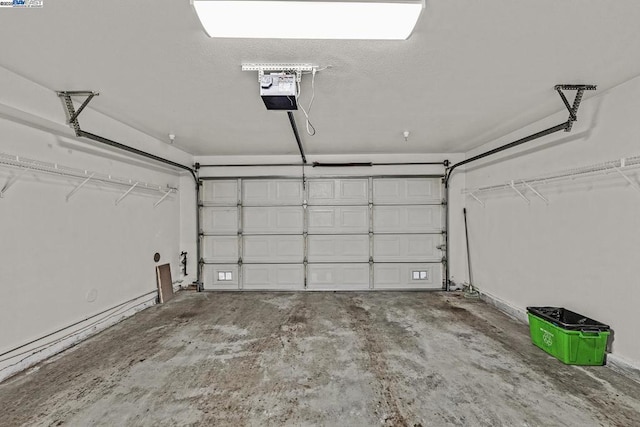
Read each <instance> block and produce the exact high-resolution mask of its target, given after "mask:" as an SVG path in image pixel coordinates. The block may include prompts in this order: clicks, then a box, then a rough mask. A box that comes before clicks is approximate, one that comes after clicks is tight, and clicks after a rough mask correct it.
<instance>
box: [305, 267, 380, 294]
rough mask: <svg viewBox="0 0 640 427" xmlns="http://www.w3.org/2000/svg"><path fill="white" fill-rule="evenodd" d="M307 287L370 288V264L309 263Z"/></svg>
mask: <svg viewBox="0 0 640 427" xmlns="http://www.w3.org/2000/svg"><path fill="white" fill-rule="evenodd" d="M307 288H308V289H311V290H363V289H369V264H368V263H361V264H311V263H310V264H308V265H307Z"/></svg>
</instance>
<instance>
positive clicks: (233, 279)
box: [202, 264, 239, 290]
mask: <svg viewBox="0 0 640 427" xmlns="http://www.w3.org/2000/svg"><path fill="white" fill-rule="evenodd" d="M238 279H239V277H238V264H216V265H206V264H205V265H204V266H203V268H202V285H203V287H204V289H207V290H234V289H239V286H238Z"/></svg>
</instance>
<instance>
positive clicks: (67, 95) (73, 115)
mask: <svg viewBox="0 0 640 427" xmlns="http://www.w3.org/2000/svg"><path fill="white" fill-rule="evenodd" d="M56 93H57V94H58V96H59V97H60V98H62V99H63V101H64V106H65V111H66V113H67V123H68V124H69V125H71V127H72V128H73V130H74V131H75V133H76V136H82V135H81V134H82V130H81V129H80V124H79V123H78V116H79V115H80V113H82V110H84V109H85V107H86V106H87V105H89V102H91V100H92V99H93V97H94V96H98V95H100V93H99V92H93V91H89V90H75V91H74V90H72V91H58V92H56ZM72 96H86V98H85V100H84V101H83V102H82V104H81V105H80V107H79V108H78V109H77V110H76V109H75V107H74V105H73V99H72V98H71V97H72Z"/></svg>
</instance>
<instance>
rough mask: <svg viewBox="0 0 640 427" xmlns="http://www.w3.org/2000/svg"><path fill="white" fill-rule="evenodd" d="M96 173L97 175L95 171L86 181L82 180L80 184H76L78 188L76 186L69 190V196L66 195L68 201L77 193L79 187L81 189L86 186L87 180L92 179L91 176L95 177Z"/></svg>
mask: <svg viewBox="0 0 640 427" xmlns="http://www.w3.org/2000/svg"><path fill="white" fill-rule="evenodd" d="M95 175H96V174H95V172H94V173H92V174H91V175H89V176H88V177H86V178H85V180H84V181H82V182H81V183H80V184H78V185H77V186H76V188H74V189H73V190H71V191H70V192H69V194H67V197H65V199H66V200H67V202H68V201H69V199H70V198H71V196H73V195H74V194H76V192H77V191H78V190H79V189H81V188H82V187H84V186H85V184H86V183H87V182H89V181H91V178H93V177H94V176H95Z"/></svg>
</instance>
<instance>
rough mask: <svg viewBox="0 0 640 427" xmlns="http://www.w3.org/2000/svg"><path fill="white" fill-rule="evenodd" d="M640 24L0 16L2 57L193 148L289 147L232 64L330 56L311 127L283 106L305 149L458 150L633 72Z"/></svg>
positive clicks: (460, 13) (598, 12) (55, 7)
mask: <svg viewBox="0 0 640 427" xmlns="http://www.w3.org/2000/svg"><path fill="white" fill-rule="evenodd" d="M639 22H640V2H638V1H637V0H616V1H602V0H535V1H534V0H530V1H524V0H523V1H513V0H484V1H470V0H427V6H426V10H425V11H424V13H423V15H422V18H421V19H420V21H419V22H418V25H417V27H416V30H415V32H414V34H413V35H412V36H411V38H410V39H409V40H406V41H319V40H312V41H298V40H233V39H210V38H208V37H207V36H206V35H205V33H204V31H203V30H202V28H201V26H200V23H199V21H198V19H197V17H196V16H195V13H194V12H193V9H192V8H191V5H190V4H189V1H188V0H182V1H176V0H138V1H117V0H113V1H86V0H64V1H63V0H59V1H54V0H45V1H44V7H43V8H42V9H0V35H1V36H2V40H3V42H2V48H1V54H0V65H2V66H3V67H5V68H7V69H9V70H11V71H14V72H16V73H18V74H21V75H23V76H25V77H27V78H29V79H31V80H33V81H34V82H37V83H39V84H41V85H43V86H45V87H48V88H51V89H52V90H84V89H87V90H95V91H99V92H100V96H99V97H97V98H95V99H94V100H93V101H92V103H91V106H92V107H93V108H94V109H96V110H98V111H100V112H102V113H105V114H107V115H108V116H111V117H113V118H115V119H117V120H120V121H122V122H124V123H126V124H128V125H130V126H133V127H135V128H137V129H139V130H141V131H143V132H146V133H148V134H150V135H152V136H155V137H157V138H159V139H161V140H165V141H167V140H168V137H167V135H168V134H169V133H174V134H176V135H177V136H176V145H178V146H179V147H181V148H183V149H184V150H186V151H188V152H190V153H192V154H195V155H242V154H255V155H263V154H295V153H297V146H296V143H295V140H294V138H293V135H292V132H291V128H290V126H289V122H288V119H287V117H286V114H285V113H284V112H275V111H267V110H266V109H265V107H264V105H263V104H262V101H261V99H260V97H259V95H258V83H257V74H256V73H254V72H243V71H241V70H240V65H241V64H242V63H245V62H310V63H313V64H317V65H319V66H326V65H332V66H333V68H331V69H328V70H325V71H322V72H321V73H319V74H318V75H317V77H316V100H315V104H314V106H313V110H312V111H311V118H312V122H313V124H314V125H315V127H316V129H317V134H316V136H314V137H309V136H307V135H306V133H305V132H304V121H303V115H302V112H297V113H295V114H296V119H297V121H298V127H299V129H300V133H301V136H302V140H303V144H304V146H305V151H306V152H307V153H308V154H366V153H438V152H440V153H445V152H464V151H466V150H468V149H470V148H473V147H476V146H478V145H480V144H482V143H484V142H487V141H490V140H492V139H494V138H496V137H498V136H501V135H504V134H506V133H508V132H511V131H513V130H516V129H518V128H520V127H522V126H524V125H526V124H529V123H531V122H534V121H536V120H538V119H540V118H542V117H545V116H547V115H549V114H551V113H554V112H557V111H559V110H561V109H563V108H564V107H563V105H562V103H561V101H560V99H559V97H558V96H557V94H556V93H555V92H554V91H553V86H554V85H555V84H557V83H593V84H598V87H599V91H603V90H606V89H608V88H610V87H612V86H615V85H617V84H619V83H621V82H623V81H626V80H628V79H630V78H632V77H634V76H636V75H638V74H640V55H639V54H638V52H640V25H639V24H638V23H639ZM309 83H310V76H305V77H304V79H303V88H302V102H303V103H305V104H306V103H307V102H308V99H309V96H310V92H309ZM52 96H55V94H52ZM586 96H593V93H587V94H586ZM81 122H82V120H81ZM87 130H89V131H91V129H87ZM404 130H409V131H410V132H411V136H410V138H409V141H408V142H406V143H405V141H404V138H403V136H402V132H403V131H404ZM104 136H107V137H108V136H109V135H104ZM123 142H125V143H126V141H123Z"/></svg>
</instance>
